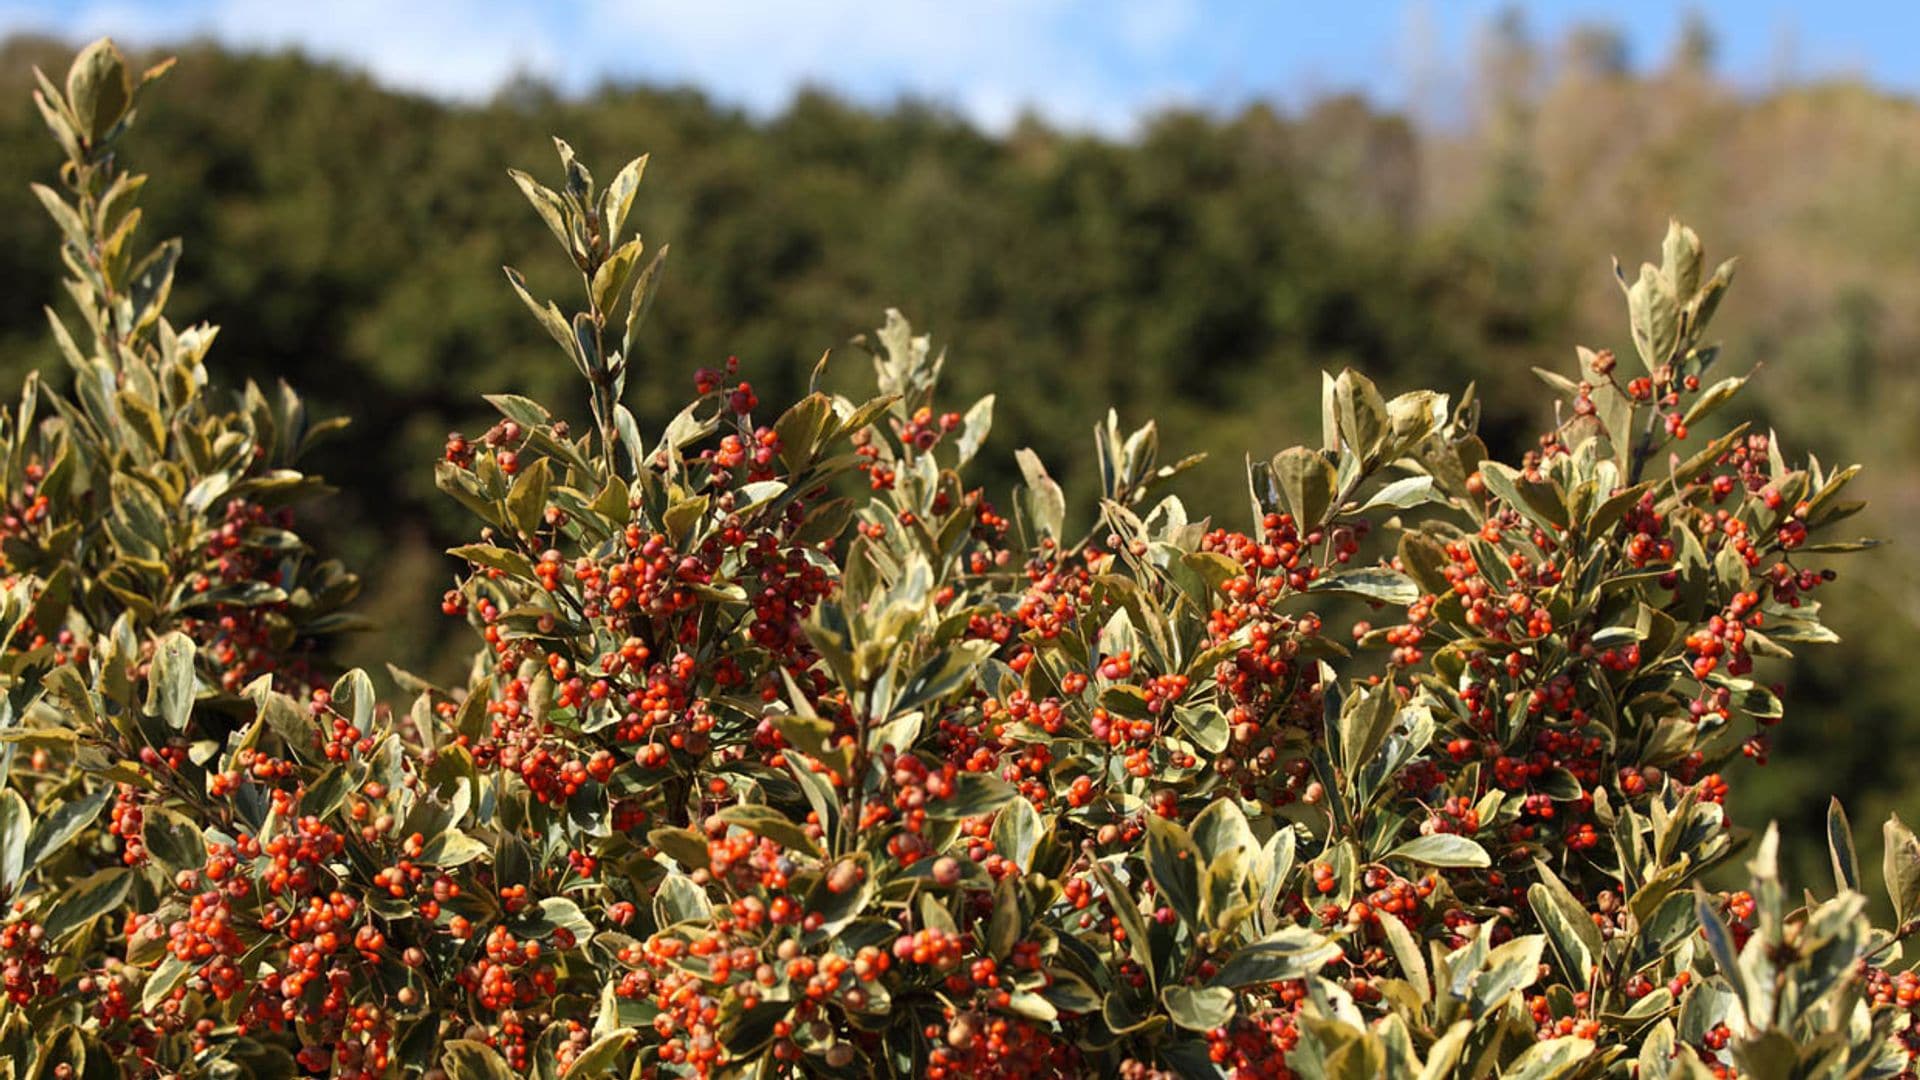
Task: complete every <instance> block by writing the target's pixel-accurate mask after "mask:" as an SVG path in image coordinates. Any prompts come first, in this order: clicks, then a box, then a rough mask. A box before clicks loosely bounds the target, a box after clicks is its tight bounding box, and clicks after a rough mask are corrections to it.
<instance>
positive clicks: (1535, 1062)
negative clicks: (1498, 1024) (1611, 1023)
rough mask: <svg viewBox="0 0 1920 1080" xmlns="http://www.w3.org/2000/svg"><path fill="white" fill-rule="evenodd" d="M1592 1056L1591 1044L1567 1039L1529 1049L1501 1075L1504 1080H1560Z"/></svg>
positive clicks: (1554, 1040)
mask: <svg viewBox="0 0 1920 1080" xmlns="http://www.w3.org/2000/svg"><path fill="white" fill-rule="evenodd" d="M1592 1056H1593V1042H1592V1040H1590V1039H1581V1038H1576V1037H1574V1036H1572V1035H1564V1036H1561V1037H1560V1038H1557V1039H1548V1040H1546V1041H1544V1042H1537V1043H1534V1044H1533V1045H1532V1046H1529V1047H1527V1048H1526V1049H1525V1050H1523V1051H1521V1053H1520V1056H1519V1057H1517V1058H1514V1059H1513V1060H1512V1061H1510V1062H1508V1063H1507V1066H1506V1068H1504V1069H1502V1070H1500V1075H1501V1077H1502V1078H1503V1080H1559V1078H1560V1077H1563V1076H1566V1075H1568V1074H1569V1073H1571V1072H1573V1070H1574V1067H1575V1066H1577V1065H1579V1064H1580V1063H1581V1062H1583V1061H1585V1060H1587V1059H1588V1058H1589V1057H1592Z"/></svg>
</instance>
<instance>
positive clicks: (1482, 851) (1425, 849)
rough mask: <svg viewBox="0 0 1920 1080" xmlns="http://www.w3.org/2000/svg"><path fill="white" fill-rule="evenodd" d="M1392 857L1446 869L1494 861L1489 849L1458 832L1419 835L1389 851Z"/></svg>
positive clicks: (1490, 864)
mask: <svg viewBox="0 0 1920 1080" xmlns="http://www.w3.org/2000/svg"><path fill="white" fill-rule="evenodd" d="M1386 857H1387V858H1389V859H1405V860H1407V861H1408V862H1416V863H1420V864H1422V865H1424V866H1437V867H1441V868H1443V869H1458V868H1468V867H1486V866H1492V865H1493V859H1492V858H1490V857H1489V856H1488V855H1487V849H1486V848H1483V847H1481V846H1480V845H1479V844H1477V843H1475V842H1474V841H1472V840H1470V839H1468V838H1466V837H1464V836H1460V835H1458V834H1456V833H1432V834H1430V835H1427V836H1416V837H1414V838H1413V839H1412V840H1409V841H1407V842H1406V843H1404V844H1401V845H1400V846H1399V847H1396V848H1394V849H1393V850H1392V851H1389V852H1387V856H1386Z"/></svg>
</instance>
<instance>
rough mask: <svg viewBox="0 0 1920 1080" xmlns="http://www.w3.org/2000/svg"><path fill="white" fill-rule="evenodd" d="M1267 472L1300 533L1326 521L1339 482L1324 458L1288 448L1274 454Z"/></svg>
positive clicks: (1296, 447) (1320, 455) (1313, 452)
mask: <svg viewBox="0 0 1920 1080" xmlns="http://www.w3.org/2000/svg"><path fill="white" fill-rule="evenodd" d="M1269 468H1271V469H1272V470H1273V477H1274V481H1275V482H1276V483H1277V484H1278V485H1279V487H1280V498H1281V501H1282V502H1284V503H1285V504H1286V509H1287V512H1288V513H1290V514H1292V515H1293V520H1294V522H1295V524H1296V525H1297V526H1298V527H1299V528H1300V530H1301V531H1302V532H1306V531H1308V530H1310V529H1312V528H1313V527H1314V526H1315V525H1318V524H1319V523H1320V522H1321V521H1322V520H1324V519H1325V518H1326V516H1327V511H1328V510H1329V509H1331V508H1332V506H1333V494H1334V487H1335V486H1336V485H1337V484H1338V483H1339V480H1338V477H1337V475H1336V474H1335V472H1334V468H1333V465H1332V464H1331V463H1330V462H1328V461H1327V459H1326V456H1325V455H1323V454H1321V453H1320V452H1319V451H1316V450H1309V449H1307V448H1306V447H1304V446H1295V447H1290V448H1289V449H1286V450H1282V451H1280V453H1278V454H1276V455H1275V456H1274V459H1273V462H1272V464H1271V465H1270V466H1269Z"/></svg>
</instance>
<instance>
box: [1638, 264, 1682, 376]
mask: <svg viewBox="0 0 1920 1080" xmlns="http://www.w3.org/2000/svg"><path fill="white" fill-rule="evenodd" d="M1627 311H1628V315H1629V317H1630V318H1629V321H1630V323H1631V324H1632V328H1633V344H1634V348H1635V349H1636V350H1637V351H1638V352H1639V353H1640V359H1641V361H1642V362H1643V363H1644V364H1645V365H1646V368H1647V371H1648V372H1652V371H1654V370H1655V369H1657V368H1659V367H1660V365H1662V364H1665V363H1666V362H1667V361H1668V360H1669V359H1671V358H1672V357H1673V351H1674V349H1675V348H1676V347H1677V346H1678V345H1679V344H1680V299H1679V297H1677V296H1675V295H1674V292H1673V285H1672V283H1671V282H1669V281H1668V280H1667V279H1666V276H1665V275H1663V274H1661V273H1660V271H1658V270H1656V269H1654V267H1653V265H1652V264H1650V263H1649V264H1644V265H1642V266H1641V267H1640V279H1639V280H1638V281H1636V282H1634V284H1633V286H1632V287H1631V288H1629V289H1628V290H1627Z"/></svg>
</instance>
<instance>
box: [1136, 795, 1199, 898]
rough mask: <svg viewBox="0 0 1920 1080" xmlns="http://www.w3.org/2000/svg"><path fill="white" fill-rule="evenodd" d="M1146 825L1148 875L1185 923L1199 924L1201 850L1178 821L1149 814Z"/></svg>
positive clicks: (1161, 895)
mask: <svg viewBox="0 0 1920 1080" xmlns="http://www.w3.org/2000/svg"><path fill="white" fill-rule="evenodd" d="M1146 824H1147V873H1148V874H1149V875H1150V876H1151V877H1152V878H1153V883H1154V885H1155V886H1156V887H1157V888H1158V889H1159V890H1160V897H1161V899H1163V900H1165V901H1166V902H1167V904H1168V905H1169V906H1170V907H1172V908H1173V910H1174V911H1175V912H1176V913H1177V914H1178V915H1179V916H1180V918H1181V919H1182V920H1184V921H1185V922H1186V923H1187V924H1188V925H1190V926H1198V925H1200V871H1201V863H1202V860H1201V857H1200V849H1199V848H1198V847H1196V846H1194V843H1193V838H1192V837H1190V836H1188V835H1187V830H1185V829H1183V828H1181V827H1180V825H1179V823H1178V822H1174V821H1169V820H1167V819H1166V818H1163V817H1161V816H1160V815H1159V814H1156V813H1153V812H1151V811H1149V812H1148V813H1147V815H1146Z"/></svg>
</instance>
